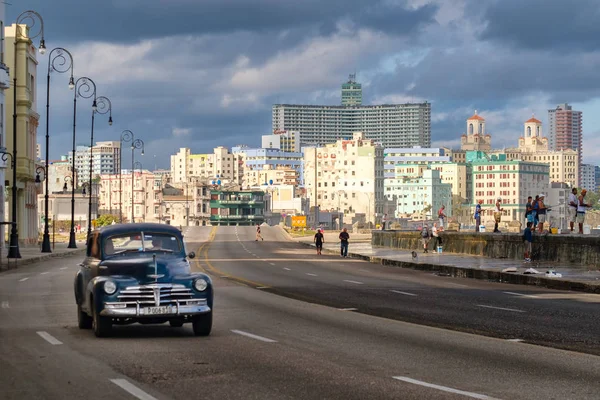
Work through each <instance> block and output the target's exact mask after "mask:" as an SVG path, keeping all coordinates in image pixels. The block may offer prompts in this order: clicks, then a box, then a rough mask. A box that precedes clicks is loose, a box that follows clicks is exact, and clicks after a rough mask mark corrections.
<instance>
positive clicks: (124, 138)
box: [119, 129, 134, 223]
mask: <svg viewBox="0 0 600 400" xmlns="http://www.w3.org/2000/svg"><path fill="white" fill-rule="evenodd" d="M133 140H134V134H133V132H131V131H130V130H129V129H126V130H124V131H123V132H121V149H120V150H119V222H120V223H123V166H122V164H121V160H122V159H123V143H126V142H133ZM132 183H133V182H132ZM132 207H133V205H132Z"/></svg>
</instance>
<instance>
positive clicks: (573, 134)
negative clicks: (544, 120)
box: [548, 103, 583, 186]
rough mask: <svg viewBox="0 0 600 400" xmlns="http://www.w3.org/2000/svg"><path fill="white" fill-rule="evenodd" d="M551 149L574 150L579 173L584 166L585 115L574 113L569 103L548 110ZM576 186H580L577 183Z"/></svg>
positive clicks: (579, 112)
mask: <svg viewBox="0 0 600 400" xmlns="http://www.w3.org/2000/svg"><path fill="white" fill-rule="evenodd" d="M548 125H549V127H548V128H549V133H548V138H549V148H550V150H566V149H572V150H575V151H576V152H577V153H578V163H579V167H580V169H579V171H578V175H579V176H581V172H582V171H581V165H582V164H583V129H582V127H583V113H582V112H581V111H574V110H573V107H572V106H570V105H569V104H567V103H564V104H559V105H557V106H556V108H555V109H553V110H548ZM575 186H580V182H577V183H576V184H575Z"/></svg>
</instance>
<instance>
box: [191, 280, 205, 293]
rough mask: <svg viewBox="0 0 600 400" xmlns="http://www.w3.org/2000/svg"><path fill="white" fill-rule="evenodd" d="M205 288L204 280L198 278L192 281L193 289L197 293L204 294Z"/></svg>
mask: <svg viewBox="0 0 600 400" xmlns="http://www.w3.org/2000/svg"><path fill="white" fill-rule="evenodd" d="M207 287H208V282H206V279H202V278H198V279H196V280H195V281H194V288H196V290H197V291H199V292H204V291H205V290H206V288H207Z"/></svg>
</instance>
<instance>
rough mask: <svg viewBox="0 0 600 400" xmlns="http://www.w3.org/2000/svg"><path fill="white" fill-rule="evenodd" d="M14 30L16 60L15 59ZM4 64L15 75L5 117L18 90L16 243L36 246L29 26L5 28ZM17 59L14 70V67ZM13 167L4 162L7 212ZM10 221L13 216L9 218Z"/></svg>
mask: <svg viewBox="0 0 600 400" xmlns="http://www.w3.org/2000/svg"><path fill="white" fill-rule="evenodd" d="M15 31H17V32H18V37H17V38H16V51H17V53H16V58H15ZM4 32H5V40H4V49H5V62H6V64H7V65H8V66H9V68H10V78H11V82H13V79H14V76H13V74H17V87H16V88H14V87H13V86H11V87H10V88H9V89H8V90H7V91H6V100H5V104H6V109H5V110H4V114H5V115H12V114H13V108H14V101H13V97H14V94H13V90H15V89H16V91H17V113H16V114H17V138H18V140H17V159H16V160H15V161H16V167H17V182H16V186H17V199H16V200H17V218H16V219H17V227H18V231H19V241H20V242H22V243H25V244H33V243H37V240H38V222H39V221H38V213H37V194H38V192H37V188H36V186H35V162H36V144H37V128H38V124H39V119H40V115H39V114H38V113H37V110H36V99H37V91H36V88H37V86H36V84H37V79H36V77H37V76H36V73H37V65H38V61H37V58H36V48H35V46H34V45H33V42H32V41H31V39H30V38H29V37H28V27H27V26H26V25H19V28H18V29H17V26H16V24H13V25H11V26H8V27H6V28H5V31H4ZM15 60H16V68H15ZM5 122H6V124H5V132H6V149H7V151H8V152H10V153H12V152H13V149H14V146H13V126H14V125H13V119H12V117H11V118H6V119H5ZM12 174H13V172H12V168H11V167H10V163H7V168H6V176H5V179H6V180H7V181H8V186H7V189H8V201H9V210H11V209H12V201H13V199H12V196H11V194H12V185H13V184H14V182H13V181H12ZM9 219H12V216H11V217H10V218H9Z"/></svg>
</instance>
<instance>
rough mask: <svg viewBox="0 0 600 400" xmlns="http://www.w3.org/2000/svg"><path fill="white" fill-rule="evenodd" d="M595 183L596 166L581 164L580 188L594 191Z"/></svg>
mask: <svg viewBox="0 0 600 400" xmlns="http://www.w3.org/2000/svg"><path fill="white" fill-rule="evenodd" d="M596 185H597V182H596V166H595V165H592V164H583V165H582V166H581V185H580V186H581V188H582V189H587V190H588V191H592V192H595V191H596Z"/></svg>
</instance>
